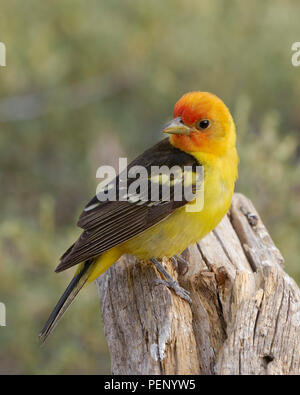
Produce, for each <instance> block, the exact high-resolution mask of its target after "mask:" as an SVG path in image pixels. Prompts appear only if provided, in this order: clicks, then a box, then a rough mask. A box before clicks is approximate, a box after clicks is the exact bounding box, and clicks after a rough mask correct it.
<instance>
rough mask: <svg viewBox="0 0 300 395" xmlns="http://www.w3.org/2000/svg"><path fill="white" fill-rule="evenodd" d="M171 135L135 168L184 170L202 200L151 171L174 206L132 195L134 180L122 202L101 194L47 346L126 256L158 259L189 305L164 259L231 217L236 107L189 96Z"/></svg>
mask: <svg viewBox="0 0 300 395" xmlns="http://www.w3.org/2000/svg"><path fill="white" fill-rule="evenodd" d="M163 132H164V133H168V134H169V135H170V136H169V137H168V138H166V139H164V140H162V141H160V142H159V143H157V144H156V145H154V146H153V147H152V148H150V149H148V150H147V151H145V152H144V153H143V154H142V155H140V156H139V157H138V158H136V159H135V160H134V161H133V162H132V163H131V164H130V165H129V166H128V169H127V170H128V171H129V170H130V169H132V168H133V167H134V166H143V168H145V169H146V170H150V168H152V167H153V166H159V167H161V166H167V167H168V168H170V167H173V166H177V168H178V167H179V169H181V170H182V173H181V182H182V186H185V185H184V183H186V184H190V185H192V188H193V192H195V195H194V200H188V199H186V198H184V197H183V198H182V199H181V200H178V199H175V186H176V185H177V184H178V182H177V181H178V180H177V179H176V175H174V174H173V176H169V177H164V174H160V175H159V176H152V178H151V175H149V172H148V173H147V174H148V176H147V179H146V183H148V184H149V185H150V186H153V185H154V186H155V185H156V186H157V185H158V186H159V188H162V186H163V185H164V184H168V186H169V188H170V196H169V199H168V200H165V199H163V198H162V194H161V193H159V198H158V199H155V200H151V196H152V195H151V196H150V195H149V193H148V194H146V197H145V196H144V197H143V198H141V196H140V195H139V194H138V193H137V192H140V191H137V192H136V194H134V193H132V192H131V193H129V188H130V185H132V182H133V179H132V178H129V177H127V179H126V181H127V184H128V185H127V186H126V187H125V188H124V186H122V187H120V186H118V185H119V184H118V183H115V184H114V185H116V188H117V190H116V192H117V198H116V199H113V200H112V201H111V200H107V201H100V200H99V198H98V195H97V196H95V197H94V198H93V199H92V200H91V201H90V202H89V204H88V205H87V206H86V208H85V209H84V211H83V213H82V214H81V216H80V218H79V221H78V226H80V227H81V228H83V233H82V234H81V236H80V237H79V239H78V240H77V241H76V242H75V243H74V244H73V245H72V246H71V247H70V248H69V249H68V250H67V251H66V252H65V254H64V255H63V256H62V257H61V261H60V263H59V265H58V266H57V268H56V272H61V271H63V270H65V269H68V268H70V267H71V266H74V265H79V266H78V270H77V271H76V273H75V276H74V278H73V279H72V281H71V283H70V284H69V286H68V287H67V289H66V291H65V292H64V294H63V295H62V297H61V298H60V300H59V302H58V304H57V305H56V307H55V309H54V310H53V312H52V314H51V315H50V317H49V319H48V321H47V323H46V324H45V326H44V328H43V330H42V332H41V334H40V339H41V341H45V340H46V338H47V337H48V335H49V334H50V333H51V332H52V330H53V329H54V327H55V326H56V324H57V322H58V320H59V319H60V318H61V316H62V315H63V313H64V312H65V311H66V309H67V308H68V306H69V305H70V303H71V302H72V301H73V299H74V298H75V296H76V295H77V293H78V292H79V291H80V289H81V288H82V287H83V286H84V285H85V284H87V283H90V282H91V281H93V280H95V279H96V278H97V277H99V276H100V275H101V274H102V273H103V272H105V271H106V270H107V269H108V268H109V267H110V266H111V265H112V264H113V263H114V262H116V261H117V260H118V258H120V256H121V255H123V254H131V255H135V256H136V257H137V258H139V259H145V260H151V261H152V262H153V263H154V264H155V266H156V267H157V269H158V270H159V271H160V272H161V273H162V274H163V276H164V277H165V279H166V281H164V280H161V282H163V283H164V284H166V285H167V286H169V287H170V288H173V290H174V291H175V292H176V293H177V294H178V295H180V296H181V297H183V298H184V299H186V300H189V295H188V292H186V291H185V290H183V289H182V288H181V287H180V286H179V285H178V284H177V283H176V282H175V281H173V280H172V278H171V277H170V275H169V274H168V272H167V271H166V270H165V269H164V268H163V267H162V266H161V265H160V263H159V261H158V260H159V259H162V258H163V257H169V258H171V257H174V256H176V255H177V254H180V253H181V252H182V251H183V250H184V249H185V248H186V247H187V246H188V245H190V244H192V243H195V242H197V241H199V240H200V239H201V238H202V237H203V236H205V235H206V234H207V233H208V232H210V231H211V230H212V229H213V228H215V227H216V225H217V224H218V223H219V222H220V220H221V219H222V217H223V216H224V215H225V214H226V212H227V211H228V209H229V207H230V204H231V199H232V195H233V191H234V185H235V181H236V179H237V174H238V170H237V168H238V155H237V151H236V134H235V125H234V122H233V119H232V116H231V114H230V112H229V110H228V108H227V107H226V106H225V104H224V103H223V102H222V100H220V99H219V98H218V97H216V96H215V95H213V94H211V93H208V92H189V93H187V94H185V95H184V96H182V97H181V98H180V99H179V101H178V102H177V103H176V105H175V108H174V118H173V120H172V121H171V122H169V123H168V124H167V125H166V127H165V128H164V129H163ZM197 166H202V169H204V177H203V179H202V181H201V183H200V188H199V185H198V184H199V182H198V184H197V182H196V177H194V175H195V174H196V173H195V168H196V167H197ZM120 177H121V176H119V177H118V180H119V181H120ZM196 184H197V185H198V186H197V187H195V185H196ZM111 185H113V184H109V185H108V186H107V188H106V192H108V191H109V189H111V188H112V186H111ZM160 192H161V191H160ZM197 193H202V196H203V207H201V209H200V210H194V209H191V208H192V205H193V204H195V200H196V198H195V196H196V195H197ZM121 197H122V198H121ZM124 197H125V199H124Z"/></svg>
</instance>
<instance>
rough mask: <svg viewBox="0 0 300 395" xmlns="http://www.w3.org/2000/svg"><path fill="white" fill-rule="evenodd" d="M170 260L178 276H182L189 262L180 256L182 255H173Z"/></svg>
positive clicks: (187, 268)
mask: <svg viewBox="0 0 300 395" xmlns="http://www.w3.org/2000/svg"><path fill="white" fill-rule="evenodd" d="M170 260H171V261H172V262H173V264H174V266H175V269H176V270H177V273H178V274H179V275H180V276H184V275H185V274H186V273H187V272H188V270H189V264H188V262H187V261H186V260H185V259H184V258H182V256H180V255H174V256H172V257H171V258H170Z"/></svg>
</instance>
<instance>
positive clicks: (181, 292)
mask: <svg viewBox="0 0 300 395" xmlns="http://www.w3.org/2000/svg"><path fill="white" fill-rule="evenodd" d="M151 262H152V263H153V264H154V266H155V267H156V268H157V270H158V271H159V272H160V273H161V274H162V275H163V276H164V277H165V279H166V280H162V279H161V278H159V279H157V280H155V284H156V285H159V284H162V285H165V286H166V287H168V288H170V289H173V291H174V292H175V293H176V295H178V296H180V297H181V298H182V299H184V300H186V301H187V302H189V303H190V304H192V299H191V298H190V293H189V292H188V291H187V290H186V289H184V288H182V287H181V286H180V285H179V284H178V283H177V281H175V280H174V279H173V278H172V277H171V276H170V274H169V273H168V272H167V270H166V269H165V268H164V267H163V266H162V265H161V264H160V263H159V261H158V260H157V259H154V258H153V259H151Z"/></svg>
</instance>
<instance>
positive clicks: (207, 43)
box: [0, 0, 300, 374]
mask: <svg viewBox="0 0 300 395" xmlns="http://www.w3.org/2000/svg"><path fill="white" fill-rule="evenodd" d="M0 3H1V13H0V41H2V42H4V43H5V44H6V47H7V67H6V68H0V180H1V191H2V193H1V195H0V204H1V213H2V216H1V223H0V249H1V258H2V259H1V261H2V262H1V266H0V301H1V302H4V303H5V304H6V307H7V327H6V328H0V373H23V374H24V373H61V374H64V373H70V374H80V373H108V372H109V371H110V363H109V356H108V350H107V346H106V343H105V339H104V335H103V330H102V329H101V323H100V315H99V302H98V296H97V291H96V289H95V286H90V287H89V288H87V289H85V290H84V291H83V292H82V293H81V295H80V298H78V300H77V301H76V303H75V304H74V305H73V306H72V308H71V309H70V311H69V312H68V313H67V314H66V317H65V319H63V320H62V322H61V323H60V325H59V327H58V328H57V330H56V331H55V333H54V335H53V337H52V338H50V339H49V343H48V344H46V346H44V347H40V346H39V345H38V342H37V334H38V332H39V330H40V329H41V326H42V325H43V324H44V321H45V319H46V318H47V315H48V313H49V312H50V309H51V308H52V307H53V305H54V303H55V302H56V300H57V298H58V297H59V296H60V294H61V293H62V291H63V289H64V287H65V286H66V283H67V282H68V281H69V279H70V277H71V275H72V273H68V272H66V273H64V274H61V275H56V274H54V273H53V269H54V268H55V266H56V264H57V262H58V259H59V256H60V255H61V254H62V253H63V252H64V250H65V249H66V248H67V247H68V246H69V244H70V243H71V242H72V241H73V240H74V239H75V238H76V237H77V236H78V234H79V232H80V230H79V229H77V228H76V227H75V222H76V218H77V216H78V214H79V213H80V210H81V209H82V208H83V206H84V204H85V203H86V202H87V201H88V200H89V199H90V197H91V196H92V195H93V194H94V192H95V187H96V184H97V180H96V179H95V174H96V169H97V167H98V166H99V165H100V164H103V163H105V164H106V163H107V160H112V159H111V157H113V156H114V155H115V157H117V156H118V154H119V152H120V151H124V152H126V153H127V154H128V155H129V157H130V158H133V157H134V156H135V155H136V154H138V153H139V152H140V151H141V150H143V149H144V148H146V147H149V146H150V145H151V144H153V142H154V141H157V140H158V139H160V138H161V136H160V133H159V130H160V128H161V125H162V124H163V123H164V122H165V121H166V120H169V119H170V117H171V116H172V108H173V105H174V103H175V101H176V100H177V99H178V98H179V97H180V96H181V95H182V94H183V93H185V92H186V91H189V90H207V91H211V92H214V93H215V94H217V95H218V96H220V97H221V98H222V99H224V101H225V102H226V104H227V105H228V106H229V107H230V108H231V110H232V112H233V114H234V117H235V120H236V124H237V131H238V147H239V153H240V157H241V162H240V178H239V181H238V186H237V189H238V190H239V191H241V192H243V193H245V194H246V195H247V196H249V197H250V198H251V199H252V200H253V203H254V204H255V206H256V207H257V209H258V211H259V212H260V214H261V216H262V218H263V220H264V222H265V223H266V225H267V227H268V229H269V230H270V233H271V235H272V237H273V239H274V240H275V243H276V244H277V246H278V247H279V248H280V250H281V251H282V253H283V255H284V257H285V259H286V269H287V271H288V272H289V273H290V274H291V275H292V276H293V277H294V278H295V279H296V280H297V281H298V282H300V262H299V256H300V247H299V239H300V226H299V225H300V208H299V207H300V205H299V199H300V181H299V180H300V165H299V152H300V150H299V130H300V112H299V103H300V68H296V67H293V66H292V64H291V56H292V52H291V45H292V43H293V42H295V41H300V24H299V13H300V4H299V2H296V1H292V0H291V1H285V2H283V1H279V0H272V1H271V0H269V1H264V2H262V1H259V0H253V1H251V2H247V3H246V2H241V1H237V0H231V1H225V0H224V1H221V0H206V1H201V2H200V1H198V0H188V1H183V0H164V1H158V0H150V1H147V2H146V1H140V0H102V1H99V0H86V1H83V0H81V1H80V0H52V1H51V2H41V1H38V0H27V1H26V2H25V1H21V0H10V1H4V0H0Z"/></svg>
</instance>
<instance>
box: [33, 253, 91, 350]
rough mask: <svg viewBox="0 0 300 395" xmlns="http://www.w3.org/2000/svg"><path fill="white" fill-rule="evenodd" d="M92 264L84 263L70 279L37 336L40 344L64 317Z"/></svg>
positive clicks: (89, 262) (85, 279) (86, 277)
mask: <svg viewBox="0 0 300 395" xmlns="http://www.w3.org/2000/svg"><path fill="white" fill-rule="evenodd" d="M93 262H94V261H93V260H89V261H86V263H85V264H84V267H83V268H82V270H81V271H80V272H79V273H78V274H77V275H76V276H75V277H74V278H73V279H72V281H71V282H70V284H69V285H68V287H67V289H66V290H65V292H64V293H63V295H62V296H61V298H60V299H59V301H58V303H57V305H56V306H55V307H54V310H53V311H52V313H51V314H50V317H49V318H48V321H47V322H46V324H45V326H44V328H43V329H42V331H41V333H40V334H39V339H40V341H41V342H42V343H44V342H45V341H46V339H47V337H48V336H49V335H50V334H51V333H52V331H53V330H54V328H55V327H56V325H57V323H58V321H59V320H60V319H61V317H62V316H63V315H64V313H65V312H66V310H67V308H68V307H69V306H70V304H71V303H72V302H73V300H74V299H75V297H76V295H77V294H78V292H79V291H80V290H81V288H82V287H83V286H84V284H85V283H86V281H87V279H88V277H89V268H90V266H91V265H92V263H93Z"/></svg>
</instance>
